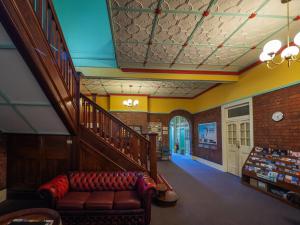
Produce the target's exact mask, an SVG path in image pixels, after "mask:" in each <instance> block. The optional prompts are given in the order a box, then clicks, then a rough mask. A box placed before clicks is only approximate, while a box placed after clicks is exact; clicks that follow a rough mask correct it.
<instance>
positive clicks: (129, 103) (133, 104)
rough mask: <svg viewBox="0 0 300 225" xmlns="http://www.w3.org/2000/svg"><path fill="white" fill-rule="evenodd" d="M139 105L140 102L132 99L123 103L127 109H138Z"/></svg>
mask: <svg viewBox="0 0 300 225" xmlns="http://www.w3.org/2000/svg"><path fill="white" fill-rule="evenodd" d="M138 104H139V100H132V99H130V98H129V99H127V100H124V101H123V105H125V106H127V107H136V106H138Z"/></svg>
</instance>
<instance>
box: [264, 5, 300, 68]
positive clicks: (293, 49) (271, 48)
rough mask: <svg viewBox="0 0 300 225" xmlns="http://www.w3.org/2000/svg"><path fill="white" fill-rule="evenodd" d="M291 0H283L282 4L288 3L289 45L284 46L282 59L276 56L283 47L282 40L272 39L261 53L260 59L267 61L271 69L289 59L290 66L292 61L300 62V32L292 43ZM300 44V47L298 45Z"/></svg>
mask: <svg viewBox="0 0 300 225" xmlns="http://www.w3.org/2000/svg"><path fill="white" fill-rule="evenodd" d="M290 1H291V0H281V3H282V4H286V5H287V29H288V33H287V47H286V48H284V49H283V50H282V52H281V54H280V58H281V59H277V58H275V56H276V54H277V53H278V52H279V50H280V49H281V47H282V44H281V41H279V40H272V41H269V42H267V43H266V44H265V46H264V48H263V52H262V53H261V54H260V56H259V59H260V60H261V61H262V62H265V63H266V65H267V67H268V68H269V69H273V68H275V67H276V66H277V65H280V64H282V63H284V62H285V61H287V63H288V67H290V65H291V63H292V62H300V60H299V51H300V50H299V46H300V32H298V34H296V36H295V37H294V44H295V45H291V44H290V9H289V2H290ZM297 46H298V47H297Z"/></svg>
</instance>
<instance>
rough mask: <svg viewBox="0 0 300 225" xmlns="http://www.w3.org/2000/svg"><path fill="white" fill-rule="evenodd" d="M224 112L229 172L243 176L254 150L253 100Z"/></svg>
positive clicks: (233, 105)
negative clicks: (248, 159)
mask: <svg viewBox="0 0 300 225" xmlns="http://www.w3.org/2000/svg"><path fill="white" fill-rule="evenodd" d="M222 110H223V125H224V126H223V127H224V129H223V144H224V145H225V146H223V149H224V152H225V154H226V155H225V156H226V157H224V161H225V162H226V164H227V172H229V173H231V174H233V175H236V176H241V173H242V167H243V165H244V163H245V161H246V160H247V157H248V155H249V154H250V152H251V150H252V148H253V122H252V99H247V100H243V101H240V102H236V103H232V104H229V105H226V106H224V107H223V108H222Z"/></svg>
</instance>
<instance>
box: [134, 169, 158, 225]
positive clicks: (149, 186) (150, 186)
mask: <svg viewBox="0 0 300 225" xmlns="http://www.w3.org/2000/svg"><path fill="white" fill-rule="evenodd" d="M155 189H156V184H155V182H154V181H153V180H152V179H151V178H150V177H149V176H148V175H146V174H144V175H141V176H139V178H138V180H137V192H138V195H139V196H140V198H141V200H142V206H143V208H144V209H145V215H146V218H145V221H146V224H150V220H151V203H152V198H153V196H154V194H155V191H156V190H155Z"/></svg>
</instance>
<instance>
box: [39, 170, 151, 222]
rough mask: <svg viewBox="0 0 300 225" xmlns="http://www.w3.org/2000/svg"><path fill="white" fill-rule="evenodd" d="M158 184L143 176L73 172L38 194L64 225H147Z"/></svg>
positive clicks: (138, 173)
mask: <svg viewBox="0 0 300 225" xmlns="http://www.w3.org/2000/svg"><path fill="white" fill-rule="evenodd" d="M154 191H155V183H154V182H153V180H152V179H151V178H149V177H148V176H147V175H145V174H144V173H142V172H123V171H122V172H70V173H68V174H67V175H59V176H57V177H56V178H54V179H53V180H51V181H50V182H48V183H45V184H43V185H42V186H41V187H40V188H39V190H38V192H39V195H40V196H41V197H42V198H43V199H46V200H47V201H48V202H49V204H50V206H51V207H52V208H54V209H56V210H57V211H58V212H59V213H60V215H61V217H62V221H63V224H64V225H68V224H72V225H73V224H86V225H108V224H113V225H148V224H150V219H151V200H152V197H153V194H154Z"/></svg>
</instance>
